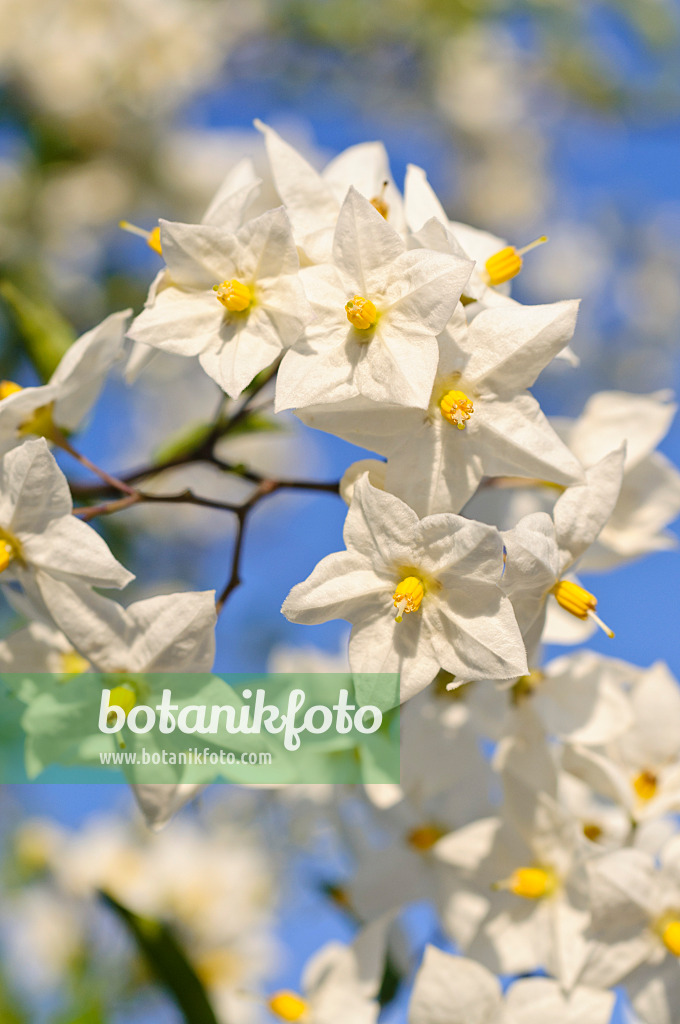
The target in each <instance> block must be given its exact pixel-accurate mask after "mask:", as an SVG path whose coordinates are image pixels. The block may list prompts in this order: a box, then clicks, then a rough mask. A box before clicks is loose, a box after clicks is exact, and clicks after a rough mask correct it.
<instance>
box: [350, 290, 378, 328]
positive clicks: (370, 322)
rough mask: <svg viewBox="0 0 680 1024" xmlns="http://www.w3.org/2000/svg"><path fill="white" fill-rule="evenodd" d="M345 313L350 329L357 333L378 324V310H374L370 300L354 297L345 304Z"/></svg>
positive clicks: (361, 296)
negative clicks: (354, 328)
mask: <svg viewBox="0 0 680 1024" xmlns="http://www.w3.org/2000/svg"><path fill="white" fill-rule="evenodd" d="M345 312H346V313H347V319H348V320H349V322H350V323H351V325H352V327H356V329H357V330H358V331H368V330H370V329H371V327H375V325H376V324H377V322H378V310H377V309H376V308H375V304H374V303H373V302H371V300H370V299H365V298H364V297H363V295H355V296H354V298H353V299H350V300H349V302H346V303H345Z"/></svg>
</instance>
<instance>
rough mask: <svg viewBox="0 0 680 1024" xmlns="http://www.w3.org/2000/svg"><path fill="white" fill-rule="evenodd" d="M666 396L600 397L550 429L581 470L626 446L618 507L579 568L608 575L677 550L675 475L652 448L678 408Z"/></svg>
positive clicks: (678, 479)
mask: <svg viewBox="0 0 680 1024" xmlns="http://www.w3.org/2000/svg"><path fill="white" fill-rule="evenodd" d="M670 399H671V392H669V391H660V392H656V393H655V394H651V395H635V394H627V393H626V392H622V391H601V392H599V393H598V394H596V395H593V396H592V398H590V399H589V401H588V402H587V403H586V406H585V408H584V410H583V412H582V413H581V415H580V416H579V417H578V419H576V420H568V419H566V418H563V419H562V418H561V419H558V420H556V421H555V429H556V430H557V431H558V433H559V435H560V437H561V438H562V439H563V440H564V442H565V444H567V445H568V446H569V448H570V449H571V450H572V451H573V452H574V454H575V455H576V457H577V458H578V459H580V461H581V462H582V463H583V464H584V465H585V466H592V465H593V463H594V462H596V461H597V460H598V459H599V458H601V457H602V456H603V455H605V454H606V452H607V451H608V450H611V448H612V447H613V446H614V445H617V444H621V442H622V441H624V440H625V442H626V461H625V464H624V473H623V481H622V484H621V492H620V494H619V498H618V501H617V502H616V505H615V507H614V511H613V512H612V515H611V517H610V519H609V520H608V522H607V523H606V524H605V525H604V527H603V529H602V531H601V533H600V535H599V536H598V538H597V540H596V541H595V543H594V544H593V545H592V547H591V548H590V550H589V551H588V552H587V554H586V555H585V556H584V558H583V561H582V563H581V568H582V569H584V570H586V571H589V572H592V571H601V570H604V569H610V568H613V567H615V566H617V565H621V564H623V563H624V562H627V561H629V560H630V559H633V558H639V557H640V556H642V555H645V554H647V553H648V552H650V551H663V550H668V549H669V548H673V547H676V546H677V543H678V542H677V538H676V537H675V536H674V535H673V534H671V533H669V532H668V531H667V530H666V529H665V527H666V526H668V524H669V523H670V522H672V521H673V520H674V519H675V518H676V517H677V516H678V514H679V513H680V473H679V472H678V470H677V469H676V468H675V466H674V465H673V464H672V463H671V462H670V461H669V460H668V459H667V458H666V457H665V456H664V455H662V454H661V452H657V451H655V449H656V447H657V445H658V444H659V443H660V441H662V440H663V438H664V437H665V436H666V434H667V433H668V431H669V429H670V426H671V423H672V421H673V417H674V416H675V413H676V410H677V405H675V404H674V403H673V402H671V401H670Z"/></svg>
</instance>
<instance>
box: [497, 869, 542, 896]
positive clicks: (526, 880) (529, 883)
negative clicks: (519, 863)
mask: <svg viewBox="0 0 680 1024" xmlns="http://www.w3.org/2000/svg"><path fill="white" fill-rule="evenodd" d="M556 887H557V879H556V878H555V875H554V874H553V872H552V871H550V870H549V869H546V868H537V867H529V868H517V870H516V871H513V873H512V874H511V875H510V877H509V878H505V879H504V880H503V881H502V882H496V883H495V885H494V886H493V888H494V889H505V890H507V891H508V892H512V893H514V894H515V896H521V897H522V898H523V899H525V900H540V899H543V898H544V897H545V896H550V895H551V894H552V893H553V892H554V891H555V889H556Z"/></svg>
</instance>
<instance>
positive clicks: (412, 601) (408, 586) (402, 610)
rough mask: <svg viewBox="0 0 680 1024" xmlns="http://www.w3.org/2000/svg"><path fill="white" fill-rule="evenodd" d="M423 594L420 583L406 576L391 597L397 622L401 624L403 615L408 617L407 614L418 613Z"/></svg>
mask: <svg viewBox="0 0 680 1024" xmlns="http://www.w3.org/2000/svg"><path fill="white" fill-rule="evenodd" d="M424 593H425V589H424V587H423V584H422V581H421V580H419V579H418V577H417V576H407V577H406V578H405V579H403V580H402V581H401V583H400V584H399V586H398V587H397V589H396V590H395V592H394V594H393V595H392V600H393V601H394V607H395V608H396V609H397V614H396V615H395V619H396V621H397V622H401V620H402V618H403V617H404V615H408V614H409V612H417V611H418V609H419V608H420V602H421V601H422V599H423V594H424Z"/></svg>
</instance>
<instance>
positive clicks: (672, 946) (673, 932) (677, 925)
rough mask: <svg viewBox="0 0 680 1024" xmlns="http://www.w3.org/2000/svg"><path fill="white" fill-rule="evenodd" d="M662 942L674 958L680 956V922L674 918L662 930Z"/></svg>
mask: <svg viewBox="0 0 680 1024" xmlns="http://www.w3.org/2000/svg"><path fill="white" fill-rule="evenodd" d="M661 941H662V942H663V944H664V946H665V947H666V949H667V950H668V952H669V953H672V954H673V956H680V920H677V919H676V918H672V919H671V920H670V921H665V922H664V923H663V926H662V928H661Z"/></svg>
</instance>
